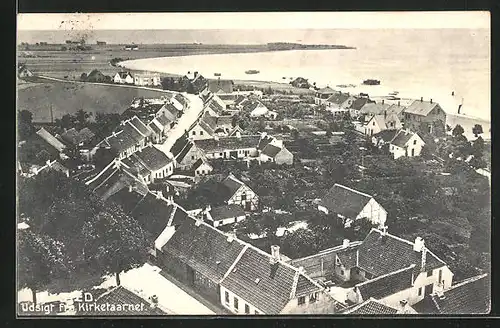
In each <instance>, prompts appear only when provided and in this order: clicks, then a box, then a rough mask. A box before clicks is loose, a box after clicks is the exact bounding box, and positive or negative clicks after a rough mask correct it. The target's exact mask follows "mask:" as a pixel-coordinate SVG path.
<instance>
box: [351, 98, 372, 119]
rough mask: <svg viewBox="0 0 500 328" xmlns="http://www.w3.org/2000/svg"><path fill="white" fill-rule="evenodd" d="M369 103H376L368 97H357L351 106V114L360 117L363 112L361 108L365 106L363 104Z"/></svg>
mask: <svg viewBox="0 0 500 328" xmlns="http://www.w3.org/2000/svg"><path fill="white" fill-rule="evenodd" d="M367 103H374V101H373V100H370V99H369V98H366V97H359V98H356V99H355V100H354V101H353V102H352V104H351V106H350V107H349V114H350V115H351V117H355V118H357V117H359V116H360V114H361V108H363V106H364V105H366V104H367Z"/></svg>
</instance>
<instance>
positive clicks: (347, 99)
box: [324, 92, 356, 114]
mask: <svg viewBox="0 0 500 328" xmlns="http://www.w3.org/2000/svg"><path fill="white" fill-rule="evenodd" d="M354 100H356V98H355V97H353V96H352V95H349V93H342V92H336V93H334V94H332V95H331V96H330V97H328V99H327V100H326V101H325V102H324V104H325V105H326V110H328V111H331V112H332V113H333V114H339V113H342V112H348V111H349V110H348V108H349V107H351V105H352V104H353V102H354Z"/></svg>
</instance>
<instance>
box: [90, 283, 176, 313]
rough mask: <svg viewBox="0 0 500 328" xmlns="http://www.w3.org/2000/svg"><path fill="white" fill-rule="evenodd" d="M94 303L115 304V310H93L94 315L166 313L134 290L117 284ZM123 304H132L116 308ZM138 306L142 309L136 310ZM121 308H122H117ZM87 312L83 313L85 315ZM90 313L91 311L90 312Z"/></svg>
mask: <svg viewBox="0 0 500 328" xmlns="http://www.w3.org/2000/svg"><path fill="white" fill-rule="evenodd" d="M96 303H97V304H98V305H105V304H109V305H115V310H114V311H109V312H107V311H104V312H103V311H95V313H94V315H101V316H102V315H113V316H114V315H122V316H123V315H166V314H167V313H166V312H164V311H163V310H161V309H159V308H158V307H152V306H151V303H150V302H149V301H146V300H145V299H143V298H142V297H140V296H139V295H137V294H135V293H134V292H132V291H130V290H128V289H127V288H125V287H123V286H117V287H114V288H113V289H111V290H110V291H108V292H105V293H104V294H102V295H101V296H99V297H98V298H97V299H96ZM124 304H132V305H134V306H124V307H120V308H117V307H116V306H118V305H124ZM135 306H138V307H140V308H141V309H142V311H141V310H136V307H135ZM104 308H107V305H106V306H104ZM119 309H122V310H119ZM87 314H88V313H85V315H87ZM90 314H92V313H90Z"/></svg>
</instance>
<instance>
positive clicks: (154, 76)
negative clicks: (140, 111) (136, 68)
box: [134, 73, 161, 86]
mask: <svg viewBox="0 0 500 328" xmlns="http://www.w3.org/2000/svg"><path fill="white" fill-rule="evenodd" d="M134 84H135V85H142V86H159V85H161V78H160V74H158V73H141V74H134Z"/></svg>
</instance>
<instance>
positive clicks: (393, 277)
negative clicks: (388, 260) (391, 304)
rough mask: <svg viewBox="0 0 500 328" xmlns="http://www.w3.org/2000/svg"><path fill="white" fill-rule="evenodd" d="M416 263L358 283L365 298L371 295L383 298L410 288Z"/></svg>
mask: <svg viewBox="0 0 500 328" xmlns="http://www.w3.org/2000/svg"><path fill="white" fill-rule="evenodd" d="M414 266H415V265H414V264H412V265H411V266H409V267H408V268H405V269H402V270H400V271H396V272H392V273H390V274H388V275H385V276H381V277H377V278H375V279H371V280H367V281H364V282H362V283H360V284H357V285H356V288H357V289H358V290H359V292H360V294H361V296H362V297H363V299H364V300H367V299H369V298H371V297H373V298H375V299H382V298H384V297H387V296H389V295H393V294H395V293H397V292H399V291H402V290H405V289H408V288H410V287H411V285H412V282H413V280H412V277H413V270H414Z"/></svg>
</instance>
